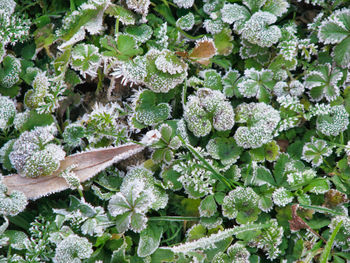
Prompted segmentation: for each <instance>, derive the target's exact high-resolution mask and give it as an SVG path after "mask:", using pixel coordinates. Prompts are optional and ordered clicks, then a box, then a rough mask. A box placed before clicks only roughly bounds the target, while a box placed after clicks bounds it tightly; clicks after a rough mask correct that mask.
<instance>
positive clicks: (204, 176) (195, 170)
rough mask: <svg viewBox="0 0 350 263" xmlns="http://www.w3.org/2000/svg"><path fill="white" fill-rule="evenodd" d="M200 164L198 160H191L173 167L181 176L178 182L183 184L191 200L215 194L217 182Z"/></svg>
mask: <svg viewBox="0 0 350 263" xmlns="http://www.w3.org/2000/svg"><path fill="white" fill-rule="evenodd" d="M198 164H199V163H198V161H196V160H189V161H187V162H180V163H179V164H176V165H174V166H173V169H174V170H175V171H177V172H179V173H180V174H181V176H180V177H179V178H178V181H179V182H181V183H182V185H183V187H184V189H185V192H186V193H187V194H188V195H189V197H190V198H199V197H203V196H205V195H208V194H212V193H213V185H214V183H215V180H214V179H213V178H212V176H211V173H210V172H209V171H207V170H205V169H204V168H201V167H200V166H199V165H198Z"/></svg>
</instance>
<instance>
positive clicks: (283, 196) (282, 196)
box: [272, 187, 294, 206]
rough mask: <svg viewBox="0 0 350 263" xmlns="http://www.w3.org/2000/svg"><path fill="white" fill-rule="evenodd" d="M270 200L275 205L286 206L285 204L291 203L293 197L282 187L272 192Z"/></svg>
mask: <svg viewBox="0 0 350 263" xmlns="http://www.w3.org/2000/svg"><path fill="white" fill-rule="evenodd" d="M272 199H273V202H274V203H275V204H276V205H278V206H286V205H287V204H289V203H291V202H292V201H293V199H294V196H293V194H292V193H291V192H290V191H288V190H287V189H285V188H284V187H280V188H278V189H276V190H275V191H274V192H273V194H272Z"/></svg>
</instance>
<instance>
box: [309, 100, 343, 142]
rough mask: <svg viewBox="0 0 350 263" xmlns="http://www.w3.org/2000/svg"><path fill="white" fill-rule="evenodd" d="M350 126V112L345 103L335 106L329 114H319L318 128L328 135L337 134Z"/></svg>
mask: <svg viewBox="0 0 350 263" xmlns="http://www.w3.org/2000/svg"><path fill="white" fill-rule="evenodd" d="M348 126H349V113H348V112H347V111H346V109H345V107H344V106H343V105H338V106H334V107H332V108H331V109H330V112H329V113H328V114H324V115H319V116H318V117H317V120H316V129H317V130H319V131H320V132H321V133H323V134H325V135H327V136H337V135H339V134H340V133H341V132H343V131H345V130H346V129H347V128H348Z"/></svg>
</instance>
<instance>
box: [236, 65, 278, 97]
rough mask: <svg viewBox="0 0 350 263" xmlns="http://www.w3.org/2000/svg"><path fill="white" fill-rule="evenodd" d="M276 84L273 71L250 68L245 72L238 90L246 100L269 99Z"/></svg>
mask: <svg viewBox="0 0 350 263" xmlns="http://www.w3.org/2000/svg"><path fill="white" fill-rule="evenodd" d="M274 84H275V82H274V81H273V73H272V71H271V70H268V69H263V70H261V71H259V70H256V69H254V68H250V69H246V70H245V71H244V77H243V79H242V81H241V82H240V83H239V84H238V90H239V92H240V93H241V94H242V95H243V96H244V97H246V98H252V97H256V98H257V99H264V98H266V97H269V94H270V92H271V90H272V89H273V86H274Z"/></svg>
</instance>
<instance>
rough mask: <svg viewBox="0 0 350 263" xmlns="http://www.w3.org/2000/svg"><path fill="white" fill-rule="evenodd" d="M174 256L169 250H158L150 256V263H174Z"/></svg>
mask: <svg viewBox="0 0 350 263" xmlns="http://www.w3.org/2000/svg"><path fill="white" fill-rule="evenodd" d="M174 257H175V254H174V252H173V251H171V250H170V249H165V248H158V249H157V250H156V251H155V252H154V253H153V254H152V256H151V262H152V263H163V262H174Z"/></svg>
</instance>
